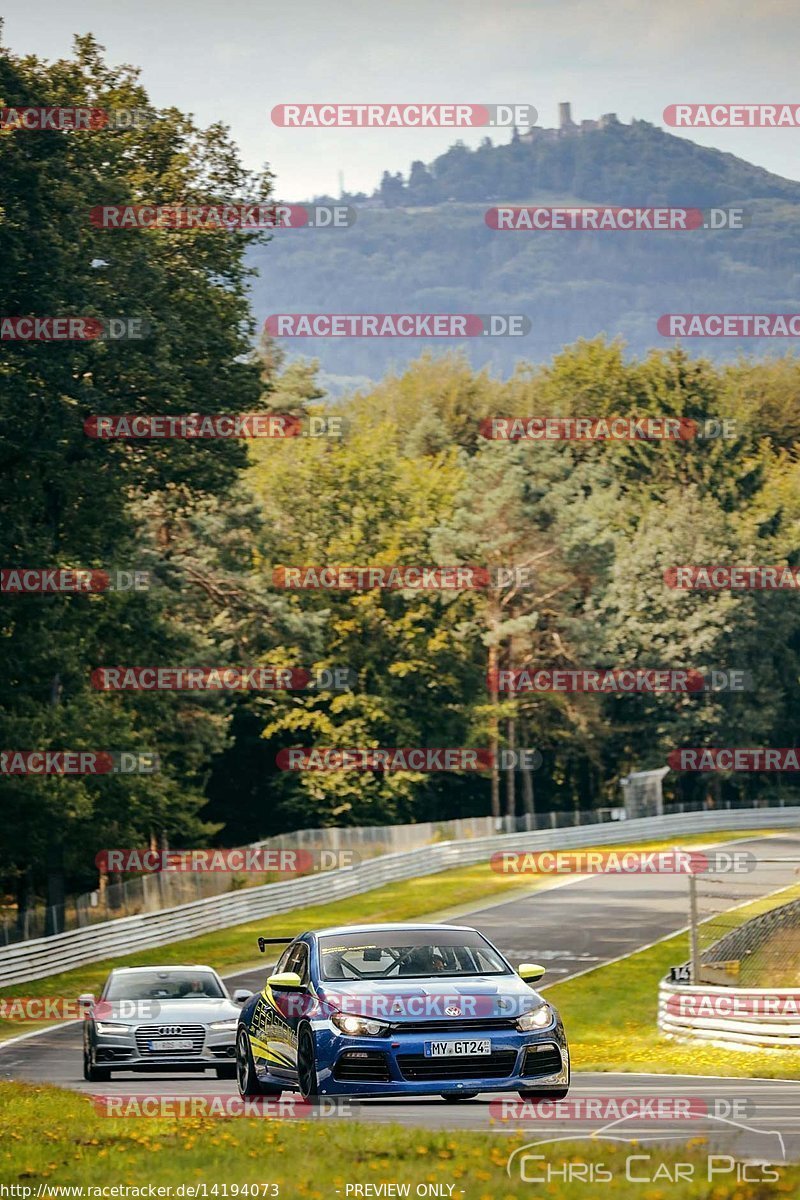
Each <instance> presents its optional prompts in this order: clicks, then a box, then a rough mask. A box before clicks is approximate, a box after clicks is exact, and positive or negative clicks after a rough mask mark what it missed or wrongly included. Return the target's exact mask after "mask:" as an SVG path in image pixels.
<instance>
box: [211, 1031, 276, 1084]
mask: <svg viewBox="0 0 800 1200" xmlns="http://www.w3.org/2000/svg"><path fill="white" fill-rule="evenodd" d="M220 1070H225V1068H224V1067H218V1068H217V1077H218V1078H219V1077H220V1076H219V1071H220ZM235 1071H236V1082H237V1084H238V1086H239V1095H240V1096H271V1097H273V1099H277V1098H278V1096H280V1094H281V1089H280V1088H278V1087H270V1086H269V1084H265V1083H262V1082H261V1080H260V1079H259V1078H258V1076H257V1075H256V1067H255V1063H254V1062H253V1052H252V1050H251V1049H250V1039H249V1037H248V1036H247V1032H246V1030H244V1029H240V1030H239V1036H238V1037H237V1039H236V1066H235Z"/></svg>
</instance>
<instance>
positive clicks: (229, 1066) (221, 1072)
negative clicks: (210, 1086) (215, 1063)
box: [215, 1063, 237, 1079]
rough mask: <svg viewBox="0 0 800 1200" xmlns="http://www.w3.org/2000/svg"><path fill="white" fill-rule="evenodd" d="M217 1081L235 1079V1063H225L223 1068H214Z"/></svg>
mask: <svg viewBox="0 0 800 1200" xmlns="http://www.w3.org/2000/svg"><path fill="white" fill-rule="evenodd" d="M215 1069H216V1072H217V1079H236V1072H237V1068H236V1063H226V1064H225V1066H224V1067H216V1068H215Z"/></svg>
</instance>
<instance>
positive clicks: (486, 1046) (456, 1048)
mask: <svg viewBox="0 0 800 1200" xmlns="http://www.w3.org/2000/svg"><path fill="white" fill-rule="evenodd" d="M491 1053H492V1043H491V1041H490V1040H489V1038H481V1039H480V1040H479V1041H476V1040H474V1039H473V1040H472V1041H468V1042H426V1043H425V1057H426V1058H453V1057H456V1056H457V1057H459V1058H460V1057H461V1056H462V1055H470V1054H491Z"/></svg>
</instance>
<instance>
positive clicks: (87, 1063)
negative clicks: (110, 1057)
mask: <svg viewBox="0 0 800 1200" xmlns="http://www.w3.org/2000/svg"><path fill="white" fill-rule="evenodd" d="M83 1078H84V1079H88V1080H89V1082H90V1083H108V1081H109V1079H110V1078H111V1071H110V1070H109V1069H108V1067H98V1065H97V1063H96V1062H95V1061H94V1059H93V1058H92V1052H91V1050H90V1049H89V1047H88V1046H84V1048H83Z"/></svg>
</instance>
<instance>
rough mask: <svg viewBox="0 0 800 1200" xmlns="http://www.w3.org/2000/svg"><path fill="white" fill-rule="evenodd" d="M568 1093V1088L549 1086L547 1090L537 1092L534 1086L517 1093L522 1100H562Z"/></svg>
mask: <svg viewBox="0 0 800 1200" xmlns="http://www.w3.org/2000/svg"><path fill="white" fill-rule="evenodd" d="M568 1093H569V1088H568V1087H565V1088H551V1089H550V1090H549V1091H547V1092H546V1091H540V1092H537V1090H536V1088H524V1089H523V1090H520V1092H519V1093H518V1095H520V1096H521V1097H522V1099H523V1100H564V1099H565V1098H566V1096H567V1095H568Z"/></svg>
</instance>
